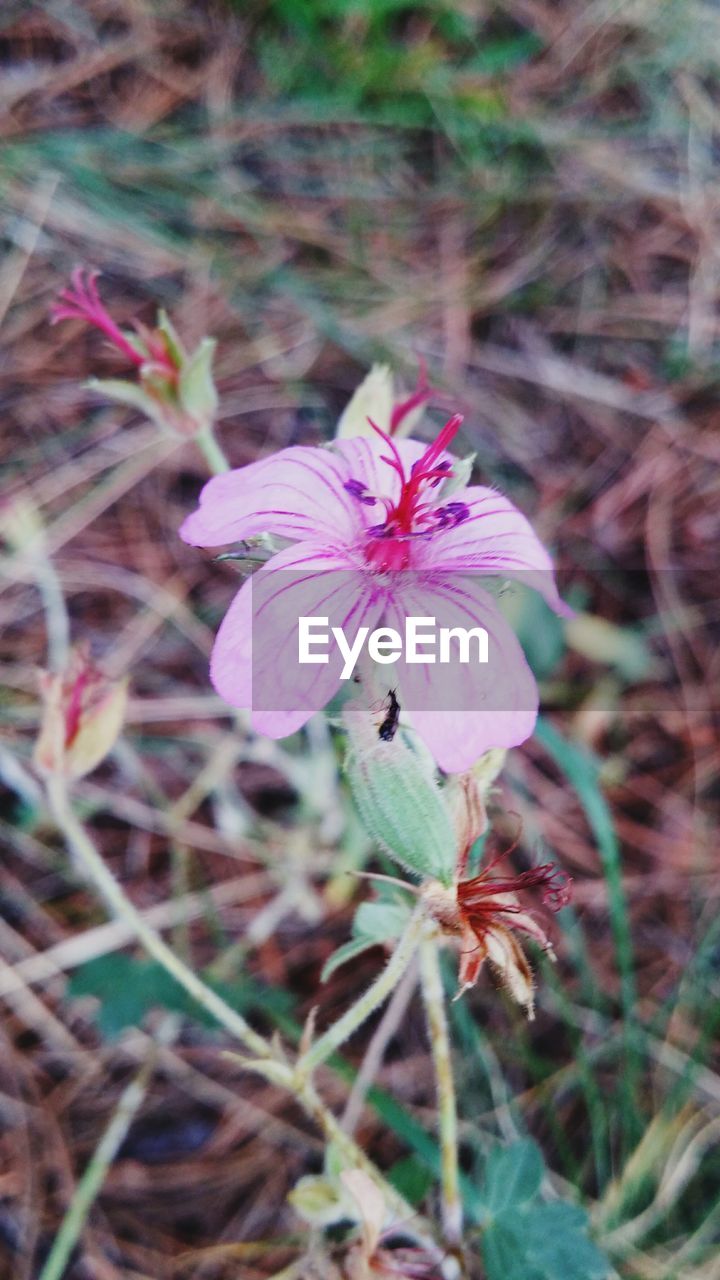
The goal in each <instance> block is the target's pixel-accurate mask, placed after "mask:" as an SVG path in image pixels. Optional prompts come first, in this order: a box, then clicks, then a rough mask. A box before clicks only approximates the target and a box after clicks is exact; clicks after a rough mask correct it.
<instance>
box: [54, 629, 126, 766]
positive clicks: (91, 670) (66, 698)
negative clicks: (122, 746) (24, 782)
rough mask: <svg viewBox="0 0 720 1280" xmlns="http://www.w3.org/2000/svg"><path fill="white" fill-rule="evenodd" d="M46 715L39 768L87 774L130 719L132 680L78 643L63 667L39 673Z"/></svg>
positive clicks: (99, 761) (100, 759) (106, 752)
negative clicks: (118, 676) (107, 671)
mask: <svg viewBox="0 0 720 1280" xmlns="http://www.w3.org/2000/svg"><path fill="white" fill-rule="evenodd" d="M40 693H41V696H42V700H43V714H42V720H41V723H40V733H39V735H38V739H37V742H36V744H35V751H34V754H33V762H34V764H35V767H36V769H37V770H38V772H39V773H42V774H45V775H46V776H47V775H53V774H55V775H57V774H61V775H63V776H64V777H66V778H68V779H71V780H72V779H76V778H83V777H84V776H85V774H87V773H90V772H91V771H92V770H93V769H95V768H96V767H97V766H98V765H99V764H100V763H101V761H102V760H104V759H105V756H106V755H107V754H108V752H109V751H110V750H112V748H113V746H114V745H115V743H116V741H117V739H118V737H119V735H120V731H121V729H122V726H123V720H124V718H125V709H126V705H127V680H124V679H123V680H111V679H109V678H108V677H107V676H106V675H104V674H103V672H102V671H100V670H99V668H98V667H96V666H95V665H94V663H93V662H92V661H91V659H90V653H89V646H88V645H87V644H81V645H77V646H76V648H75V649H74V650H73V652H72V653H71V655H70V657H69V659H68V662H67V664H66V666H65V669H64V671H61V672H59V673H57V674H53V673H52V672H49V671H41V672H40Z"/></svg>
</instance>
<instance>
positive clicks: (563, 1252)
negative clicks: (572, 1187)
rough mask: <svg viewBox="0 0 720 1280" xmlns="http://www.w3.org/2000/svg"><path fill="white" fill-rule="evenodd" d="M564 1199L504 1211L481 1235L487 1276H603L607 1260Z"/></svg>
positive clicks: (566, 1279)
mask: <svg viewBox="0 0 720 1280" xmlns="http://www.w3.org/2000/svg"><path fill="white" fill-rule="evenodd" d="M586 1227H587V1215H586V1214H585V1212H584V1210H583V1209H580V1208H579V1207H578V1206H576V1205H572V1204H568V1203H567V1202H565V1201H553V1202H551V1203H549V1204H535V1205H532V1206H530V1207H527V1208H524V1209H523V1208H521V1209H506V1210H505V1211H504V1212H503V1213H501V1214H500V1215H499V1216H498V1217H497V1218H496V1219H495V1220H494V1221H493V1222H492V1223H490V1225H489V1226H488V1227H487V1228H486V1230H485V1232H484V1234H483V1258H484V1261H485V1269H486V1272H487V1280H605V1277H606V1276H608V1274H609V1272H610V1264H609V1262H608V1261H607V1259H606V1258H605V1257H604V1256H603V1254H602V1253H601V1252H600V1250H599V1249H598V1248H597V1246H596V1245H594V1244H593V1242H592V1240H590V1239H589V1238H588V1236H587V1234H586Z"/></svg>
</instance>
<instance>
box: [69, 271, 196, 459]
mask: <svg viewBox="0 0 720 1280" xmlns="http://www.w3.org/2000/svg"><path fill="white" fill-rule="evenodd" d="M96 279H97V272H96V271H84V270H83V269H82V268H78V269H77V270H76V271H74V272H73V276H72V284H71V285H70V286H69V287H68V288H67V289H65V290H64V291H63V293H62V294H61V295H60V297H59V299H58V301H57V302H56V303H55V305H54V307H53V310H52V317H51V318H52V322H53V323H57V322H58V321H61V320H76V319H81V320H85V321H86V322H87V323H88V324H91V325H93V326H94V328H96V329H99V330H100V332H101V333H103V334H104V335H105V337H106V338H107V339H108V340H109V341H110V342H111V343H112V345H113V346H114V347H115V348H116V350H117V351H119V352H120V354H121V355H122V356H123V357H124V359H125V360H126V361H128V362H129V363H130V364H131V365H132V367H133V368H134V370H135V374H136V379H137V380H136V381H130V380H129V379H125V378H105V379H100V380H99V379H97V378H92V379H91V380H90V382H89V383H88V386H89V387H90V388H91V389H92V390H94V391H99V392H100V394H101V395H103V396H104V397H105V398H106V399H107V400H113V401H115V402H116V403H117V404H124V405H129V406H130V407H131V408H133V409H138V410H139V411H140V412H141V413H144V414H145V416H146V417H147V418H149V419H150V420H151V422H156V423H157V424H158V426H160V427H163V428H164V429H166V430H168V431H171V432H172V433H173V434H175V435H181V436H188V437H192V436H196V435H197V434H198V433H199V432H202V431H207V430H208V428H209V427H210V426H211V425H212V420H213V417H214V415H215V413H216V411H217V403H218V398H217V391H216V389H215V383H214V382H213V377H212V360H213V355H214V352H215V342H214V339H212V338H203V340H202V342H200V344H199V345H198V346H197V347H196V348H195V350H194V351H193V352H191V353H190V354H189V353H188V352H187V351H186V350H185V347H184V345H183V343H182V340H181V338H180V336H179V334H178V332H177V330H176V329H175V327H174V325H173V324H172V322H171V320H170V319H169V317H168V316H167V315H166V313H165V312H164V311H159V312H158V317H157V322H156V324H155V327H154V328H149V327H148V326H147V325H144V324H140V323H139V322H137V321H136V322H135V324H134V331H133V332H130V331H126V330H124V329H120V328H119V327H118V325H117V324H116V323H115V321H114V320H113V318H112V316H111V315H110V313H109V312H108V310H107V308H106V307H105V306H104V304H103V302H102V301H101V299H100V295H99V293H98V289H97V285H96Z"/></svg>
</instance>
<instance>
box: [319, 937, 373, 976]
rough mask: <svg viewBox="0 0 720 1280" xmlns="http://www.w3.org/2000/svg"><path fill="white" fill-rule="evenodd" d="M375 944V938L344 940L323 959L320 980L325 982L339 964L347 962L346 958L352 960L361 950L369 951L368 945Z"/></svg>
mask: <svg viewBox="0 0 720 1280" xmlns="http://www.w3.org/2000/svg"><path fill="white" fill-rule="evenodd" d="M375 946H377V941H376V939H375V938H351V939H350V941H349V942H344V943H343V944H342V946H341V947H338V949H337V951H333V953H332V955H331V956H330V957H329V959H327V960H326V961H325V964H324V965H323V967H322V972H321V974H320V981H321V982H327V980H328V978H329V977H331V975H332V974H333V973H334V972H335V970H336V969H339V968H340V967H341V965H344V964H347V962H348V960H354V959H355V957H356V956H361V955H362V953H363V951H369V950H370V947H375Z"/></svg>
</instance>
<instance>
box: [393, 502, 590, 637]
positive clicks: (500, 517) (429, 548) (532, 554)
mask: <svg viewBox="0 0 720 1280" xmlns="http://www.w3.org/2000/svg"><path fill="white" fill-rule="evenodd" d="M453 498H454V499H455V500H456V501H458V502H463V503H464V504H465V505H466V506H467V508H468V514H467V516H466V517H465V519H463V520H462V522H461V523H459V524H457V525H455V526H454V527H453V528H447V529H443V530H441V531H439V532H438V533H436V534H435V535H434V537H433V538H432V539H429V540H428V541H427V543H426V544H425V545H424V547H423V548H422V549H421V552H420V554H419V555H418V567H420V566H422V567H423V568H430V567H436V568H441V569H443V570H449V571H451V572H455V573H473V574H477V573H484V574H502V575H503V576H504V577H505V576H506V577H511V578H513V577H517V578H519V579H520V580H521V581H522V582H525V583H526V584H527V585H528V586H530V587H533V588H534V589H535V590H536V591H539V592H540V594H541V595H542V596H544V598H545V599H546V600H547V602H548V604H549V605H550V607H551V608H552V609H554V610H555V612H556V613H559V614H561V615H562V616H563V617H572V615H573V610H572V609H570V608H569V607H568V606H567V605H566V604H565V603H564V602H563V601H562V600H561V599H560V596H559V595H558V591H557V587H556V586H555V579H554V576H553V566H552V560H551V558H550V554H549V552H548V551H546V549H545V547H544V546H543V544H542V543H541V541H540V539H539V538H538V536H537V534H536V533H535V531H534V530H533V528H532V525H531V524H530V522H529V520H527V519H526V518H525V516H524V515H522V513H521V512H520V511H518V509H517V507H515V506H514V505H513V503H512V502H511V501H510V499H509V498H506V497H505V496H504V495H503V494H502V493H498V492H497V491H496V490H495V489H488V488H486V487H485V486H484V485H470V486H468V488H466V489H461V490H459V491H458V492H457V493H455V494H453Z"/></svg>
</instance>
